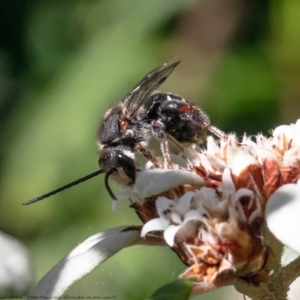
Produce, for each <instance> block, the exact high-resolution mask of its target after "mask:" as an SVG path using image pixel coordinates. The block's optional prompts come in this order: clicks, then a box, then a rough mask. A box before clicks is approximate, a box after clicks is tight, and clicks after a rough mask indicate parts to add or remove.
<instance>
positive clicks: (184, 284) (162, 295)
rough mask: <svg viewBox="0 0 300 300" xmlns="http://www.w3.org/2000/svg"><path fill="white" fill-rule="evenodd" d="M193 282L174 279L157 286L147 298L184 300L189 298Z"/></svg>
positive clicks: (152, 299) (154, 299) (150, 299)
mask: <svg viewBox="0 0 300 300" xmlns="http://www.w3.org/2000/svg"><path fill="white" fill-rule="evenodd" d="M192 289H193V284H192V282H190V281H187V280H176V281H173V282H171V283H169V284H167V285H165V286H163V287H161V288H159V289H158V290H157V291H156V292H155V293H154V294H153V295H152V296H151V297H150V298H148V299H147V300H169V299H172V300H185V299H189V297H190V296H191V293H192Z"/></svg>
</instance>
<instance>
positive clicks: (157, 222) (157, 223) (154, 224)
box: [141, 218, 170, 236]
mask: <svg viewBox="0 0 300 300" xmlns="http://www.w3.org/2000/svg"><path fill="white" fill-rule="evenodd" d="M169 224H170V221H169V220H165V219H163V218H156V219H152V220H150V221H149V222H147V223H146V224H145V225H144V226H143V229H142V232H141V236H145V235H146V234H147V233H148V232H150V231H161V230H165V229H166V228H168V226H169Z"/></svg>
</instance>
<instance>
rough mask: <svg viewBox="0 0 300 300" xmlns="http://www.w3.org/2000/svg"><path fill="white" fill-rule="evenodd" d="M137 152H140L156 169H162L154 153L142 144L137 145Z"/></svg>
mask: <svg viewBox="0 0 300 300" xmlns="http://www.w3.org/2000/svg"><path fill="white" fill-rule="evenodd" d="M135 148H136V150H137V151H139V152H140V153H141V154H142V155H143V156H144V157H145V158H146V159H147V160H150V161H151V162H152V163H153V165H154V166H155V168H160V167H161V166H160V165H159V162H158V160H157V159H156V158H155V157H154V156H153V155H152V153H151V152H150V151H149V150H148V149H147V148H145V147H143V146H142V145H141V144H137V145H136V147H135Z"/></svg>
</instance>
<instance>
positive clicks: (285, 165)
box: [119, 120, 300, 283]
mask: <svg viewBox="0 0 300 300" xmlns="http://www.w3.org/2000/svg"><path fill="white" fill-rule="evenodd" d="M172 161H174V162H175V161H176V162H177V163H178V164H175V163H174V166H173V170H170V169H169V170H160V169H151V168H149V167H147V168H145V169H144V170H143V171H142V172H141V173H140V174H139V175H138V178H137V182H136V184H135V186H134V187H133V188H129V187H126V188H125V189H124V188H123V190H126V192H125V193H124V192H123V193H121V194H122V195H120V196H119V197H120V198H122V197H124V196H130V197H131V198H132V199H133V200H134V201H135V202H134V203H133V204H132V207H133V208H134V209H135V210H136V211H137V213H138V215H139V217H140V218H141V220H142V221H143V223H145V225H144V226H143V229H142V233H141V234H142V236H146V235H149V234H151V233H154V232H162V236H163V238H164V240H165V241H166V243H167V244H168V245H169V246H170V247H172V248H173V250H174V251H175V252H177V254H178V256H179V257H180V258H181V260H182V261H183V262H184V263H185V264H186V265H188V266H189V267H188V268H187V269H186V271H185V272H184V273H183V274H182V275H181V276H182V277H195V278H197V279H198V280H199V281H204V282H207V283H213V282H214V281H215V280H216V279H217V278H219V277H220V276H222V275H224V274H225V275H226V274H228V273H230V274H233V275H234V276H237V277H239V278H247V276H250V275H251V276H253V274H258V273H262V272H264V266H265V265H266V262H267V260H268V258H269V256H268V251H269V249H268V245H266V242H265V240H264V235H263V233H262V224H263V223H264V211H265V207H266V203H267V201H268V199H269V197H270V196H271V195H272V194H273V193H274V192H275V191H276V190H277V189H278V188H279V187H281V186H282V185H285V184H288V183H296V182H297V181H298V179H299V178H300V120H298V121H297V122H296V124H291V125H290V126H285V125H284V126H279V127H277V128H276V129H275V130H274V131H273V133H272V136H270V137H265V136H263V135H262V134H258V135H257V136H256V137H255V141H253V139H252V138H251V137H248V136H244V137H243V139H242V141H241V142H240V141H238V139H237V137H236V136H235V135H233V134H231V135H229V136H228V138H227V139H223V140H221V141H219V142H218V141H216V140H215V139H214V138H213V137H211V136H209V137H208V138H207V145H206V149H201V148H200V147H199V146H196V145H192V146H190V147H187V148H183V151H182V152H181V153H179V154H178V155H177V157H176V158H175V159H174V160H173V159H172ZM158 174H160V175H158ZM161 175H164V177H163V176H161ZM159 176H161V177H159ZM195 176H196V177H197V178H198V179H197V178H196V179H195ZM153 178H156V179H155V180H156V182H155V184H153V180H154V179H153ZM157 178H159V179H157ZM174 178H176V180H175V179H174ZM147 187H148V188H147ZM164 187H165V188H164ZM145 190H147V192H146V193H145ZM260 278H261V277H260Z"/></svg>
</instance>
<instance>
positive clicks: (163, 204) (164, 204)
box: [155, 197, 175, 218]
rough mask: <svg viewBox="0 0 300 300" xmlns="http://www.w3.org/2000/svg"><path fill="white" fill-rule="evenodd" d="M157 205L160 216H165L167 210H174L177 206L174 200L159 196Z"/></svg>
mask: <svg viewBox="0 0 300 300" xmlns="http://www.w3.org/2000/svg"><path fill="white" fill-rule="evenodd" d="M155 205H156V211H157V213H158V215H159V216H160V217H163V218H165V217H166V214H165V211H167V210H170V209H171V210H172V209H173V207H174V206H175V202H174V201H173V200H170V199H168V198H166V197H158V198H157V200H156V201H155Z"/></svg>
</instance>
